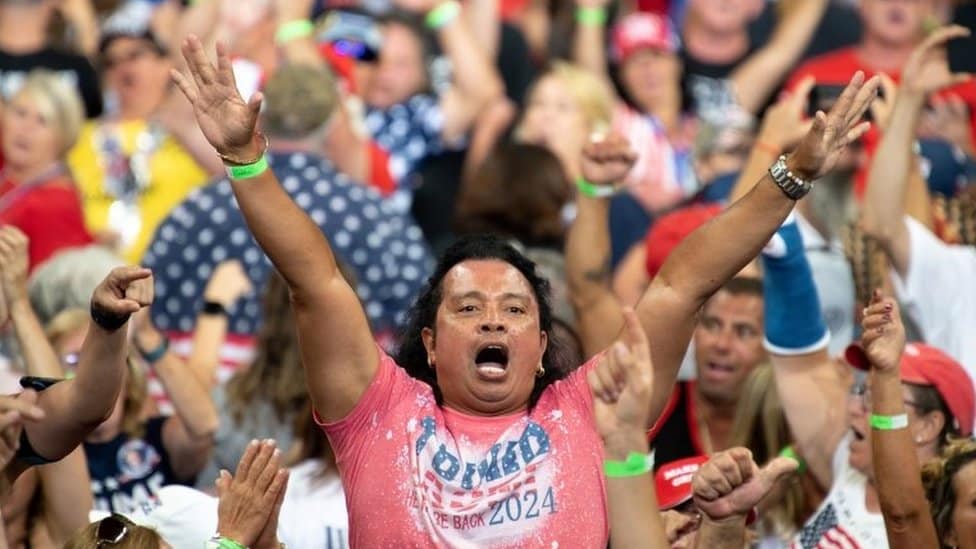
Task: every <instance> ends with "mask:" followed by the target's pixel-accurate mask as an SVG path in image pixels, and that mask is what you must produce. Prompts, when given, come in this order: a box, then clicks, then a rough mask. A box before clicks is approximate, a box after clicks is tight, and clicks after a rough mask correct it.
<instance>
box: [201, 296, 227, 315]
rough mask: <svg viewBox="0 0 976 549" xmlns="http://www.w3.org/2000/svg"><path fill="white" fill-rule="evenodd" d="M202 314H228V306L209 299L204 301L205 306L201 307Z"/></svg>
mask: <svg viewBox="0 0 976 549" xmlns="http://www.w3.org/2000/svg"><path fill="white" fill-rule="evenodd" d="M200 314H202V315H207V316H228V315H227V308H226V307H224V306H223V304H221V303H217V302H216V301H209V300H208V301H204V302H203V308H201V309H200Z"/></svg>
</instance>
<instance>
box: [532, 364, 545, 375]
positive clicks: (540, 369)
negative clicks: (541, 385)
mask: <svg viewBox="0 0 976 549" xmlns="http://www.w3.org/2000/svg"><path fill="white" fill-rule="evenodd" d="M544 375H546V368H545V366H543V365H542V363H541V362H540V363H539V369H538V370H536V371H535V377H542V376H544Z"/></svg>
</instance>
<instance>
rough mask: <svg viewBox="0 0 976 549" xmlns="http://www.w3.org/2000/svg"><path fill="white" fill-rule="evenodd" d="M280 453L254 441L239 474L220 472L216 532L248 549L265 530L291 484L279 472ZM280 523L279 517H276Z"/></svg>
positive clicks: (267, 443)
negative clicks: (286, 488)
mask: <svg viewBox="0 0 976 549" xmlns="http://www.w3.org/2000/svg"><path fill="white" fill-rule="evenodd" d="M280 465H281V451H280V450H278V449H277V448H276V447H275V442H274V441H273V440H265V441H263V442H258V441H252V442H251V444H249V445H248V447H247V449H246V450H244V455H243V456H241V461H240V462H239V463H238V464H237V473H236V474H235V475H233V476H232V475H231V474H230V473H228V472H227V471H221V472H220V476H219V477H217V497H218V498H219V502H218V504H217V531H218V532H220V535H222V536H224V537H227V538H230V539H232V540H234V541H236V542H237V543H239V544H241V545H243V546H245V547H252V546H255V542H256V541H257V540H258V538H259V537H261V534H262V532H263V531H264V530H265V528H266V526H267V524H268V522H269V520H270V518H271V514H272V512H276V511H277V510H278V509H280V502H279V499H280V497H281V492H283V491H284V490H285V487H286V486H287V482H288V471H287V470H284V469H280V468H279V467H280ZM275 521H277V515H276V516H275Z"/></svg>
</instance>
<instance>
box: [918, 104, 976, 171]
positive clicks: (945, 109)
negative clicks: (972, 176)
mask: <svg viewBox="0 0 976 549" xmlns="http://www.w3.org/2000/svg"><path fill="white" fill-rule="evenodd" d="M918 135H919V136H920V137H930V138H932V137H934V138H937V139H941V140H943V141H946V142H947V143H951V144H953V145H955V146H956V147H959V148H960V149H961V150H962V151H963V152H965V153H966V154H968V155H970V156H976V143H973V134H972V132H971V131H970V127H969V107H968V106H967V105H966V102H965V100H963V99H962V98H961V97H959V96H958V95H956V94H950V95H949V96H948V97H944V98H942V97H933V98H932V100H931V101H929V108H928V109H925V112H923V113H922V119H921V120H920V121H919V125H918Z"/></svg>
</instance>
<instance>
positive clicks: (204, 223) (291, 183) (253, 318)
mask: <svg viewBox="0 0 976 549" xmlns="http://www.w3.org/2000/svg"><path fill="white" fill-rule="evenodd" d="M269 160H270V162H271V165H272V169H273V170H274V172H275V174H276V175H277V176H278V179H279V181H280V182H281V184H282V187H283V188H284V189H285V191H286V192H287V193H288V194H289V196H291V198H292V200H294V201H295V203H296V204H297V205H298V206H299V207H301V208H302V209H303V210H305V212H306V213H307V214H308V215H309V217H310V218H311V219H312V220H313V221H314V222H315V223H316V224H317V225H318V226H319V228H320V229H322V232H323V234H325V235H326V237H327V238H328V239H329V241H330V243H331V245H332V247H333V251H334V252H335V254H336V256H337V257H338V258H340V259H341V260H342V261H344V262H346V263H347V264H348V265H349V266H350V267H351V268H352V270H353V271H354V272H355V273H356V276H357V279H358V285H357V288H356V291H357V293H358V295H359V297H360V300H361V301H362V304H363V307H364V310H365V311H366V315H367V317H368V318H369V320H370V322H371V324H372V326H373V328H374V330H377V331H386V332H389V331H392V330H395V329H396V328H397V327H398V326H399V325H400V324H401V323H402V322H403V320H404V318H405V314H406V311H407V310H408V309H409V307H410V306H411V305H412V302H413V299H414V297H415V296H416V295H417V293H418V292H419V291H420V289H421V288H422V286H423V284H424V283H425V282H426V279H427V277H428V276H429V274H430V272H431V269H432V266H433V258H432V257H431V254H430V251H429V249H428V248H427V245H426V243H425V242H424V239H423V233H422V232H421V230H420V228H419V227H418V226H417V225H416V223H415V222H414V221H413V219H412V218H411V217H410V216H409V215H407V214H402V213H398V212H397V211H396V210H395V208H393V207H392V206H391V205H390V204H389V203H388V201H386V200H384V199H383V198H382V197H381V196H380V195H379V194H378V193H376V192H375V191H374V190H372V189H371V188H368V187H365V186H363V185H360V184H358V183H356V182H353V181H352V180H350V179H349V178H348V177H347V176H345V175H343V174H341V173H339V172H338V171H336V169H335V167H334V166H332V164H331V163H329V162H328V161H327V160H325V159H322V158H319V157H316V156H314V155H311V154H307V153H287V154H284V153H275V154H271V155H270V158H269ZM228 259H237V260H239V261H240V262H241V264H242V266H243V267H244V271H245V272H246V273H247V275H248V277H249V278H250V279H251V282H252V284H253V285H254V287H255V288H256V290H255V291H254V292H252V293H251V294H250V295H248V296H246V297H244V298H243V299H242V300H241V301H240V302H239V303H238V304H237V305H236V306H235V307H234V308H233V309H232V310H231V311H230V313H231V316H230V324H229V330H230V331H231V332H232V333H236V334H254V333H256V331H257V328H258V326H259V324H260V313H261V305H260V299H261V294H262V290H263V288H264V286H265V284H266V283H267V280H268V277H269V275H270V273H271V270H272V265H271V262H270V260H269V259H268V258H267V256H265V255H264V252H263V251H262V250H261V249H260V248H259V247H258V245H257V242H256V241H255V240H254V238H253V237H252V236H251V234H250V232H249V231H248V229H247V226H246V225H245V222H244V217H243V216H242V214H241V212H240V209H239V207H238V205H237V201H236V199H235V198H234V195H233V192H232V189H231V185H230V181H228V180H227V179H222V180H220V181H217V182H215V183H212V184H210V185H207V186H205V187H202V188H200V189H198V190H196V191H195V192H193V193H192V194H191V195H190V196H188V197H187V199H186V200H184V201H183V203H181V204H180V205H178V206H177V207H176V208H174V209H173V211H172V212H170V215H169V216H168V217H167V218H166V219H165V220H164V221H163V222H162V223H161V224H160V225H159V228H158V229H157V231H156V234H155V235H154V238H153V241H152V243H151V244H150V245H149V248H148V250H147V252H146V255H145V257H144V260H143V264H144V265H145V266H146V267H149V268H150V269H152V270H153V272H154V274H155V291H156V297H155V302H154V304H153V320H154V321H155V322H156V325H157V326H158V327H159V328H160V329H162V330H167V331H175V332H189V331H191V330H192V329H193V326H194V324H195V320H196V316H197V313H198V311H199V309H200V306H201V304H202V300H203V290H204V288H205V287H206V284H207V282H208V281H209V279H210V276H211V274H212V273H213V270H214V268H215V267H216V266H217V265H218V264H219V263H220V262H222V261H225V260H228Z"/></svg>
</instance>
